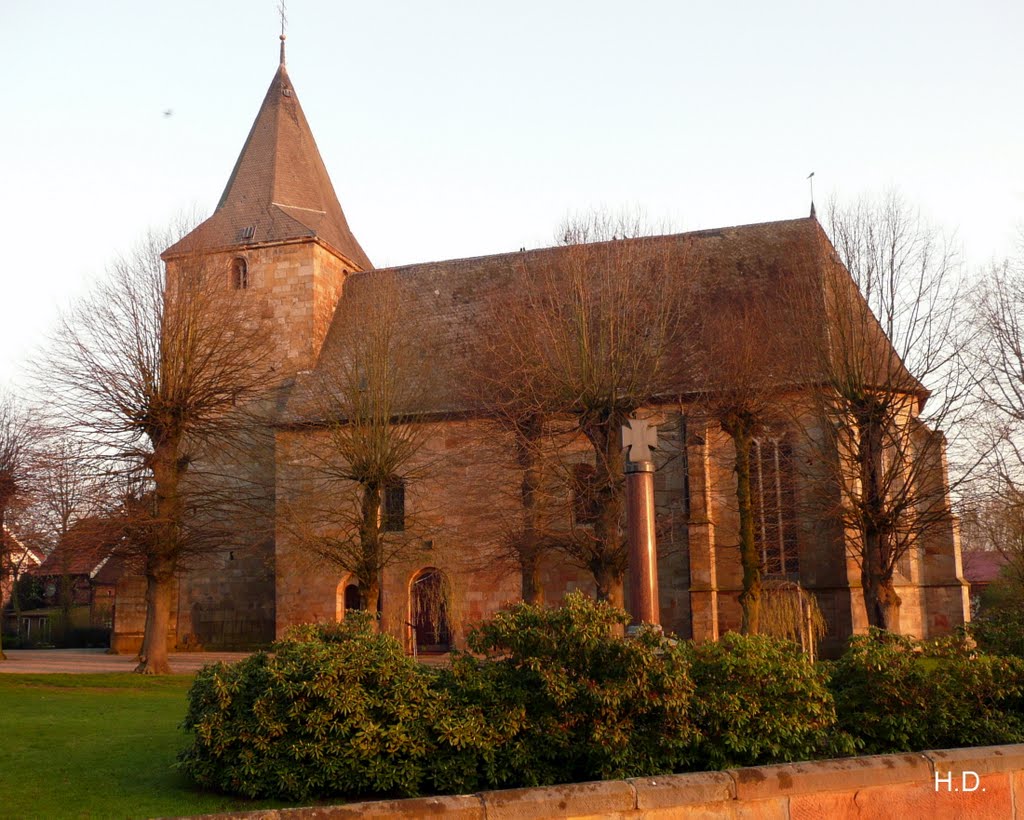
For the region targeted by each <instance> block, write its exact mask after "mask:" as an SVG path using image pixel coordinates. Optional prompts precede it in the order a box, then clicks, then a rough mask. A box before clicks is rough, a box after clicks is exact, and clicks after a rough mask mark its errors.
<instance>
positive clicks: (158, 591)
mask: <svg viewBox="0 0 1024 820" xmlns="http://www.w3.org/2000/svg"><path fill="white" fill-rule="evenodd" d="M180 444H181V442H180V439H176V438H168V439H167V440H165V441H163V442H161V444H160V445H159V446H157V447H154V452H153V456H152V467H153V484H154V485H155V488H154V494H155V496H156V520H155V521H152V522H150V523H151V528H150V531H149V532H148V533H147V539H148V543H147V545H146V546H147V551H146V573H145V574H146V631H145V634H144V635H143V638H142V649H141V650H140V651H139V665H138V666H137V667H135V671H136V672H138V673H139V674H142V675H166V674H169V673H170V671H171V667H170V663H169V662H168V660H167V632H168V629H169V628H170V623H171V603H172V601H171V599H172V595H173V592H174V575H175V571H176V569H177V561H178V557H179V555H180V553H181V548H182V544H181V541H180V536H179V529H180V527H181V521H182V514H183V512H182V509H181V496H180V493H179V487H180V481H181V476H182V473H183V472H184V470H185V467H184V466H183V465H182V463H181V462H180V461H179V458H178V452H179V449H180Z"/></svg>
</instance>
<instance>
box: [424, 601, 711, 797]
mask: <svg viewBox="0 0 1024 820" xmlns="http://www.w3.org/2000/svg"><path fill="white" fill-rule="evenodd" d="M628 620H629V616H628V615H626V613H624V612H623V611H622V610H620V609H616V608H615V607H613V606H611V605H610V604H607V603H595V602H594V601H592V600H590V599H589V598H587V597H586V596H584V595H582V594H580V593H573V594H570V595H569V596H567V597H566V599H565V601H564V603H563V605H562V606H561V607H560V608H558V609H549V608H544V607H539V606H531V605H528V604H517V605H515V606H513V607H512V608H511V609H509V610H507V611H504V612H500V613H498V614H497V615H496V616H495V617H494V618H492V619H491V620H489V621H486V622H484V623H482V624H480V625H479V626H478V627H476V628H475V629H474V630H473V631H472V632H471V634H470V636H469V640H468V643H469V646H470V648H471V649H472V650H473V651H474V652H476V653H478V654H479V655H481V656H483V657H482V659H477V658H474V657H472V656H469V655H460V656H458V657H456V659H455V662H454V663H453V665H452V669H451V670H450V671H449V672H446V673H444V675H443V676H442V679H441V685H442V687H443V690H444V700H443V704H444V705H443V707H441V708H440V710H439V712H440V714H441V716H440V717H438V718H437V719H435V722H434V726H435V731H436V733H437V737H438V748H439V750H441V752H440V754H439V756H438V757H437V758H436V759H435V761H434V765H433V768H432V771H431V778H432V782H433V785H434V786H435V787H436V788H438V789H443V790H456V791H466V790H472V789H475V788H481V787H487V788H500V787H507V786H520V785H522V786H526V785H542V784H548V783H559V782H570V781H579V780H594V779H600V778H620V777H631V776H639V775H650V774H658V773H663V772H671V771H678V770H679V769H680V768H682V767H683V766H685V765H686V764H687V763H688V762H689V760H690V759H691V758H692V753H693V747H694V745H695V741H696V732H695V729H694V726H693V723H692V720H691V718H690V707H691V703H692V694H693V684H692V682H691V680H690V676H689V672H688V665H689V664H688V661H687V657H686V650H685V648H684V647H683V646H681V645H678V644H677V643H676V642H675V641H671V640H669V639H667V638H665V637H664V636H662V635H661V633H660V632H658V631H656V630H650V629H644V630H641V631H640V633H639V635H637V636H636V637H635V638H631V639H628V640H627V639H624V638H621V637H616V636H615V635H613V634H612V628H613V627H614V626H615V625H618V624H625V623H628Z"/></svg>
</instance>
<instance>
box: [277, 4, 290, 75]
mask: <svg viewBox="0 0 1024 820" xmlns="http://www.w3.org/2000/svg"><path fill="white" fill-rule="evenodd" d="M277 13H278V14H279V15H280V17H281V65H284V41H285V29H286V28H287V27H288V9H287V7H286V6H285V0H278V4H277Z"/></svg>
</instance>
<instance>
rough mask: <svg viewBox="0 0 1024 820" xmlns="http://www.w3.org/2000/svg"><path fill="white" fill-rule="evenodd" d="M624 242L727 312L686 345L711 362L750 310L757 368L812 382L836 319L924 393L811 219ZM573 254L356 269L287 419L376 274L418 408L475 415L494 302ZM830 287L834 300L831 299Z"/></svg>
mask: <svg viewBox="0 0 1024 820" xmlns="http://www.w3.org/2000/svg"><path fill="white" fill-rule="evenodd" d="M619 241H620V242H631V243H646V244H647V245H649V246H651V247H654V248H661V249H664V251H665V252H666V253H667V254H670V255H671V256H670V258H672V259H675V260H678V264H680V265H683V266H685V271H684V272H685V275H686V276H689V277H693V278H696V280H697V281H698V283H699V284H700V286H701V290H702V292H703V294H704V296H703V297H702V298H703V302H702V305H701V307H700V310H701V311H703V312H705V313H707V314H709V315H714V316H715V317H716V318H717V319H718V320H719V321H717V322H716V325H717V328H718V330H716V331H712V330H710V329H709V323H707V322H702V321H701V318H700V317H699V316H694V317H692V318H693V322H692V324H693V327H694V329H695V332H694V334H693V335H692V337H691V338H690V339H688V341H687V343H688V344H694V345H696V346H697V347H699V348H702V349H703V350H705V351H706V352H708V353H709V360H711V361H713V360H714V354H715V346H716V340H715V338H714V333H715V332H719V333H720V332H721V331H720V329H721V327H722V326H723V325H722V321H721V320H722V319H723V317H724V318H725V319H726V320H728V319H729V317H737V321H739V317H740V315H741V314H742V317H743V322H744V323H745V328H746V332H747V333H749V334H751V335H752V337H753V338H754V339H757V340H760V344H754V345H753V346H752V348H753V351H754V352H753V355H754V356H755V357H756V362H755V366H759V367H761V368H763V369H764V370H765V371H766V372H770V373H773V374H775V378H776V381H777V383H778V384H779V385H780V386H785V385H787V384H789V385H795V384H798V383H799V384H805V383H808V382H810V381H814V380H815V374H814V373H811V372H810V371H809V369H808V359H809V353H808V350H809V347H810V346H812V345H819V344H820V345H829V344H832V343H833V342H832V339H833V335H835V334H834V333H833V332H832V329H833V328H832V326H837V327H838V326H842V327H844V328H846V329H847V334H848V333H849V328H851V327H853V328H856V331H855V335H857V336H858V337H861V338H859V340H858V341H859V342H861V343H863V344H864V345H865V347H864V349H865V350H866V351H869V352H870V355H866V356H865V358H867V359H869V360H870V361H869V364H868V367H869V368H870V369H872V370H873V371H874V372H875V373H876V374H878V375H877V376H876V378H877V379H878V381H879V382H880V383H882V384H885V385H893V384H900V385H901V386H902V387H904V388H905V389H906V391H907V392H909V393H913V394H919V395H920V396H921V397H922V398H923V397H924V396H925V395H926V392H925V391H924V388H923V387H922V386H921V385H920V383H919V382H917V381H916V380H915V379H913V377H912V376H911V375H910V374H909V373H908V372H907V371H906V369H905V368H904V367H903V364H902V362H900V361H899V358H898V357H897V356H896V355H895V352H894V351H893V350H892V347H891V345H889V343H888V341H887V340H886V337H885V335H884V333H883V332H882V330H881V328H880V327H879V326H878V323H877V322H876V321H875V320H874V318H873V316H872V315H871V313H870V311H869V310H868V308H867V305H866V303H865V302H864V300H863V298H862V297H861V295H860V293H859V291H858V290H857V288H856V285H855V284H854V283H853V281H852V279H851V278H850V275H849V273H848V272H847V271H846V269H845V268H844V267H843V266H842V264H841V263H840V261H839V259H838V256H837V255H836V252H835V250H834V248H833V247H832V245H831V243H830V242H829V240H828V237H827V236H826V235H825V233H824V231H823V230H822V228H821V226H820V225H819V223H818V222H817V220H816V219H814V218H813V217H811V218H804V219H794V220H787V221H780V222H767V223H760V224H754V225H742V226H737V227H730V228H722V229H716V230H707V231H697V232H692V233H684V234H677V235H671V236H659V237H646V238H639V239H629V240H619ZM569 252H570V251H569V249H568V248H566V247H565V246H557V247H551V248H542V249H537V250H529V251H524V252H519V253H506V254H498V255H495V256H483V257H476V258H470V259H453V260H449V261H444V262H429V263H424V264H417V265H408V266H404V267H397V268H390V269H382V270H375V271H369V272H365V273H358V274H353V275H351V276H349V278H348V280H347V281H346V283H345V290H344V293H343V295H342V298H341V300H340V302H339V304H338V308H337V310H336V313H335V316H334V318H333V321H332V324H331V327H330V330H329V332H328V335H327V338H326V340H325V343H324V346H323V349H322V351H321V355H320V359H319V361H318V364H317V366H316V369H315V370H314V371H312V372H310V373H305V374H299V376H298V377H297V379H296V385H295V388H294V389H293V391H292V393H291V396H290V398H289V401H288V404H287V407H286V409H285V412H284V413H283V415H282V417H281V422H282V423H284V424H295V423H302V422H307V421H314V420H315V419H316V416H317V414H318V410H317V400H316V398H315V387H314V385H316V384H317V383H318V380H319V379H320V378H321V376H322V375H323V373H324V372H325V368H330V367H331V366H332V364H331V363H332V362H336V361H338V360H339V358H342V357H344V356H345V350H346V346H348V345H350V342H351V340H352V339H353V338H354V337H355V336H356V335H358V334H361V333H364V332H365V320H364V317H363V316H362V315H361V312H360V311H359V309H358V308H355V307H353V305H358V302H359V300H358V299H353V298H352V297H353V296H354V295H357V294H358V291H359V289H362V288H368V287H370V286H371V285H372V280H373V278H374V277H388V278H390V279H391V280H392V281H393V282H394V285H395V287H396V289H397V291H398V293H399V298H400V301H401V303H402V309H403V312H404V314H405V315H406V316H408V317H410V324H411V325H412V326H413V331H412V332H413V333H414V334H415V335H416V337H417V338H418V339H419V341H420V343H421V345H422V351H423V357H424V359H425V360H426V362H427V363H428V366H429V369H430V370H431V375H432V379H431V385H432V386H431V395H430V397H429V401H428V404H427V406H426V407H422V408H417V412H428V413H441V414H444V413H453V412H472V410H473V409H474V408H473V397H472V396H467V394H466V391H465V387H464V384H465V378H464V375H463V374H464V373H465V372H466V367H467V365H468V363H470V362H471V360H472V357H473V356H474V355H475V352H476V349H477V347H478V346H479V345H478V342H479V338H478V335H477V334H478V332H479V327H480V325H479V322H480V319H481V316H482V315H484V314H485V313H486V311H487V310H488V309H493V305H494V304H495V303H496V302H495V300H497V303H499V304H500V303H501V300H505V299H507V300H513V299H515V298H516V294H517V292H519V291H520V290H521V289H522V288H523V287H526V286H527V282H528V279H529V272H530V270H531V269H535V268H538V267H542V266H545V265H556V266H557V265H558V264H559V263H560V260H561V259H562V258H563V257H565V255H566V254H568V253H569ZM661 289H662V283H661V282H658V281H652V282H651V283H650V291H651V298H657V295H658V293H659V290H661ZM829 293H831V294H833V297H832V298H827V297H826V294H829ZM489 306H491V307H489ZM841 314H842V315H841ZM850 316H853V317H855V320H854V321H851V320H850V318H849V317H850ZM726 326H728V325H727V324H726ZM683 354H684V351H680V355H683ZM469 366H471V365H469ZM893 373H895V376H893V375H892V374H893ZM886 374H888V375H886ZM818 375H819V376H821V374H818ZM883 379H884V381H882V380H883ZM673 387H674V390H675V392H676V394H678V395H686V394H693V393H695V392H696V391H698V390H700V389H701V385H699V384H696V383H689V384H687V383H680V384H676V385H674V386H673Z"/></svg>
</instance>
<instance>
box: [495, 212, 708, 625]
mask: <svg viewBox="0 0 1024 820" xmlns="http://www.w3.org/2000/svg"><path fill="white" fill-rule="evenodd" d="M643 233H644V232H643V230H642V229H641V226H640V225H639V223H638V222H637V221H636V220H615V219H611V218H608V217H607V216H603V215H594V216H591V217H590V218H587V219H580V220H575V221H572V222H569V223H567V224H566V225H565V226H564V227H563V229H562V230H561V231H560V235H559V240H560V245H561V247H560V248H558V249H557V250H552V251H546V252H537V253H526V254H524V255H523V257H522V261H521V263H520V265H519V266H518V269H517V270H516V271H515V276H516V280H517V281H516V288H515V293H516V295H515V297H514V298H511V299H505V300H502V301H500V302H499V303H497V304H494V305H492V306H491V310H489V311H488V312H487V321H488V322H489V323H490V324H491V331H490V338H491V343H490V344H489V345H488V350H487V354H488V360H487V361H486V362H484V363H483V364H482V365H481V366H480V367H479V370H480V371H481V372H482V373H483V374H484V378H485V379H486V378H489V379H490V380H491V381H492V382H495V383H498V384H499V385H500V389H499V390H496V391H492V392H500V393H503V395H504V399H503V405H502V406H503V408H504V409H503V411H502V412H506V411H507V410H508V409H509V408H511V410H512V411H513V412H512V413H511V417H512V419H513V422H512V423H513V424H514V425H519V426H525V425H527V424H528V423H529V422H530V420H531V419H540V420H543V425H544V434H543V437H542V439H543V440H542V446H541V447H539V448H538V445H537V443H536V442H535V443H532V444H530V448H531V454H536V453H538V452H543V453H544V455H545V457H546V458H547V459H548V460H549V463H551V464H552V466H553V467H555V468H562V469H561V472H562V475H563V478H564V481H563V485H565V487H566V490H567V492H568V493H569V494H571V493H572V492H574V491H575V492H576V493H582V494H584V495H585V500H586V506H587V507H588V510H587V515H586V526H574V527H572V528H571V530H570V531H567V532H565V533H564V534H563V537H561V538H559V539H557V540H556V542H555V545H556V546H557V548H558V549H560V550H562V551H563V552H564V553H565V554H566V555H567V556H568V557H569V558H570V559H571V560H573V561H574V562H576V563H577V564H579V565H580V566H582V567H583V568H585V569H587V570H589V571H590V573H591V574H592V575H593V577H594V581H595V584H596V588H597V595H598V597H599V598H601V599H607V600H611V601H613V602H614V603H616V604H619V605H621V604H622V601H623V586H622V584H623V574H624V572H625V570H626V544H625V537H624V531H623V516H624V509H625V484H624V474H623V470H624V460H623V453H622V441H621V432H620V430H621V427H622V425H623V424H625V423H626V421H627V420H628V419H629V418H630V417H631V416H633V415H634V414H635V413H636V412H637V411H638V410H639V409H640V408H642V407H645V406H647V405H649V404H650V403H651V402H652V401H654V400H655V399H657V398H659V397H664V396H666V395H674V391H675V389H676V386H677V385H678V384H679V378H678V370H679V369H681V368H682V367H683V366H684V364H685V362H684V360H685V356H684V355H683V346H682V340H683V338H684V336H685V334H686V333H687V332H688V330H689V328H688V327H687V326H686V324H685V323H684V315H685V314H686V310H685V307H686V304H687V298H688V296H687V295H688V285H689V283H690V282H692V281H693V277H692V276H691V277H689V278H688V277H687V275H686V274H687V271H686V263H687V262H688V261H690V259H689V257H690V253H689V246H688V244H686V242H685V241H684V240H682V239H680V238H678V237H645V236H643V235H642V234H643ZM689 273H692V271H689ZM580 444H582V445H583V447H584V450H585V451H586V453H587V454H588V456H589V457H590V458H592V460H593V461H592V464H591V467H592V472H589V471H588V474H587V475H586V477H585V483H586V486H585V487H582V486H575V487H574V486H573V484H574V483H575V484H576V485H579V484H580V477H579V476H577V475H575V474H574V473H573V472H572V471H571V470H565V469H564V467H565V465H564V457H565V456H566V454H567V453H568V452H569V451H570V450H571V449H572V448H573V447H575V446H579V445H580ZM552 472H555V471H552ZM528 498H529V496H528V495H527V494H525V493H524V500H526V499H528Z"/></svg>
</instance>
